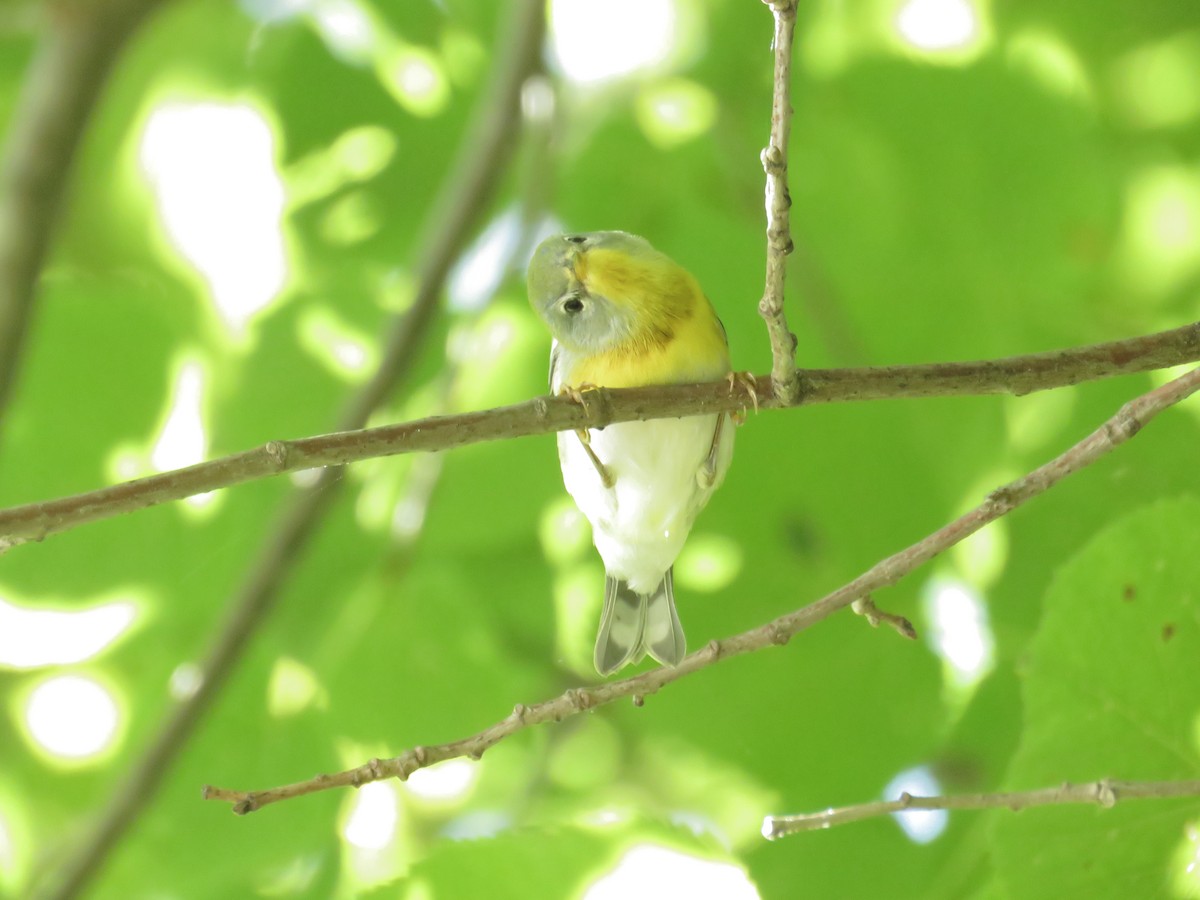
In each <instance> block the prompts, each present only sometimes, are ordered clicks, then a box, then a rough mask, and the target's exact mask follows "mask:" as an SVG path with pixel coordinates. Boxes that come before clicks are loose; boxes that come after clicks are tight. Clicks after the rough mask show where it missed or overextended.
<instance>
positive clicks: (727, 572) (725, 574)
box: [675, 532, 743, 591]
mask: <svg viewBox="0 0 1200 900" xmlns="http://www.w3.org/2000/svg"><path fill="white" fill-rule="evenodd" d="M742 559H743V554H742V546H741V544H739V543H738V542H737V541H735V540H734V539H733V538H731V537H727V536H726V535H723V534H712V533H708V532H699V533H697V534H693V535H691V536H690V537H689V538H688V541H687V543H686V544H685V545H684V547H683V551H682V552H681V553H680V554H679V559H677V560H676V561H675V580H676V582H677V583H678V584H679V585H680V586H681V587H685V588H687V589H688V590H689V591H719V590H723V589H724V588H727V587H729V585H731V584H732V583H733V581H734V579H735V578H737V577H738V574H739V573H740V572H741V571H742Z"/></svg>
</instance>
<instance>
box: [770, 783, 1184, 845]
mask: <svg viewBox="0 0 1200 900" xmlns="http://www.w3.org/2000/svg"><path fill="white" fill-rule="evenodd" d="M1167 797H1200V781H1114V780H1111V779H1108V778H1105V779H1102V780H1100V781H1093V782H1088V783H1086V784H1070V783H1066V782H1064V783H1063V784H1060V785H1059V786H1057V787H1050V788H1039V789H1038V790H1033V791H1005V792H1000V793H993V794H957V795H953V796H948V797H914V796H913V795H912V794H909V793H908V792H905V793H902V794H901V795H900V796H899V797H898V798H897V799H895V800H878V801H876V802H874V803H860V804H856V805H854V806H842V807H839V808H837V809H827V810H824V811H823V812H819V813H809V814H807V815H799V816H767V818H766V819H764V820H763V827H762V833H763V837H765V838H767V839H768V840H775V839H776V838H781V837H787V836H788V835H789V834H796V833H798V832H801V831H817V830H819V829H824V828H832V827H833V826H834V825H848V824H849V823H851V822H861V821H862V820H863V819H871V818H875V817H876V816H885V815H888V814H889V813H899V812H904V811H906V810H913V809H1010V810H1012V811H1013V812H1020V811H1021V810H1023V809H1029V808H1030V807H1034V806H1061V805H1064V804H1068V803H1086V804H1089V805H1095V806H1100V807H1102V808H1104V809H1111V808H1112V807H1114V806H1116V804H1117V801H1118V800H1133V799H1141V798H1152V799H1160V800H1161V799H1164V798H1167Z"/></svg>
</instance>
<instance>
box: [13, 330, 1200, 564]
mask: <svg viewBox="0 0 1200 900" xmlns="http://www.w3.org/2000/svg"><path fill="white" fill-rule="evenodd" d="M1197 360H1200V323H1193V324H1191V325H1185V326H1183V327H1181V328H1176V329H1173V330H1171V331H1163V332H1159V333H1158V334H1152V335H1147V336H1144V337H1137V338H1129V339H1127V340H1122V341H1113V342H1110V343H1105V344H1093V345H1091V346H1088V347H1078V348H1075V349H1072V350H1056V351H1053V352H1050V353H1034V354H1029V355H1026V356H1014V357H1011V358H1009V359H999V360H991V361H986V362H962V363H940V364H932V365H919V366H878V367H872V368H859V369H802V370H800V372H799V382H800V385H801V391H800V394H799V395H798V396H797V397H796V398H795V400H794V401H793V405H796V406H801V405H809V404H815V403H840V402H848V401H861V400H880V399H888V398H900V397H947V396H963V395H977V394H996V393H1008V394H1017V395H1021V394H1027V393H1029V392H1031V391H1038V390H1047V389H1049V388H1056V387H1063V386H1065V385H1071V384H1078V383H1079V382H1082V381H1088V380H1093V379H1098V378H1110V377H1114V376H1117V375H1125V374H1129V373H1132V372H1144V371H1148V370H1151V369H1161V368H1166V367H1168V366H1174V365H1179V364H1182V363H1187V362H1195V361H1197ZM756 387H757V392H758V396H759V397H763V398H767V399H764V400H763V401H761V402H760V406H761V407H762V408H764V409H775V408H780V407H781V406H782V405H783V404H782V402H781V401H780V400H779V399H778V398H777V397H774V396H773V394H772V382H771V380H770V379H769V378H768V377H766V376H760V377H759V378H758V379H757V382H756ZM384 393H386V391H382V390H380V389H379V388H371V389H370V394H371V396H374V397H378V396H382V395H383V394H384ZM360 403H361V401H360ZM745 404H746V398H745V394H744V393H743V392H741V391H738V392H732V391H731V390H730V387H729V383H728V382H727V381H719V382H714V383H712V384H701V385H684V386H662V387H648V388H624V389H619V390H610V389H604V388H602V389H599V390H596V391H589V392H588V394H587V406H586V407H583V406H580V405H579V404H578V403H575V402H573V401H571V400H570V399H568V398H564V397H538V398H536V399H534V400H529V401H526V402H525V403H518V404H516V405H513V406H505V407H500V408H498V409H490V410H483V411H480V412H471V413H462V414H460V415H453V416H437V417H433V418H428V419H418V420H416V421H412V422H401V423H398V424H394V425H384V426H380V427H378V428H368V429H363V430H361V431H358V430H349V431H342V432H338V433H334V434H326V435H319V436H316V437H308V438H301V439H298V440H291V441H270V442H269V443H267V444H264V445H262V446H261V447H258V448H255V449H253V450H245V451H243V452H241V453H235V454H233V455H231V456H225V457H221V458H220V459H215V460H210V461H208V462H203V463H199V464H197V465H194V466H188V467H187V468H183V469H176V470H174V471H170V472H163V473H162V474H160V475H151V476H149V477H147V478H139V479H137V480H135V481H129V482H125V483H123V484H117V485H113V486H111V487H106V488H101V489H99V490H95V491H89V492H87V493H83V494H75V495H73V496H70V497H62V498H59V499H56V500H48V501H44V502H40V503H29V504H25V505H22V506H14V507H10V508H8V509H3V510H0V552H3V551H4V550H6V549H8V548H9V547H12V546H14V545H16V544H22V543H26V542H28V541H40V540H42V539H43V538H45V537H47V536H49V535H52V534H57V533H59V532H62V531H67V530H69V529H71V528H76V527H78V526H80V525H84V524H86V523H88V522H95V521H97V520H100V519H106V518H110V517H112V516H117V515H121V514H123V513H128V512H133V511H135V510H139V509H143V508H145V507H147V506H155V505H157V504H160V503H166V502H169V501H172V500H180V499H182V498H184V497H190V496H192V495H193V494H202V493H206V492H208V491H214V490H219V489H221V488H226V487H231V486H233V485H236V484H242V483H244V482H247V481H252V480H254V479H257V478H267V477H270V476H273V475H279V474H282V473H284V472H294V471H297V470H300V469H312V468H319V467H323V466H341V465H345V464H346V463H351V462H357V461H360V460H364V459H370V458H373V457H378V456H392V455H397V454H402V453H416V452H431V451H437V450H449V449H451V448H454V447H461V446H464V445H466V444H475V443H480V442H482V441H495V440H503V439H509V438H516V437H525V436H528V435H535V434H546V433H548V432H552V431H566V430H570V429H577V428H602V427H604V426H606V425H611V424H613V423H615V422H626V421H630V420H634V419H654V418H665V417H668V416H681V415H695V414H701V413H713V412H720V411H732V410H736V409H740V408H742V407H744V406H745ZM362 412H363V410H362V409H357V410H352V411H351V415H350V416H347V417H345V418H344V419H343V423H342V427H343V428H346V429H354V428H357V427H358V425H356V424H355V423H358V424H361V422H362V421H364V420H365V416H363V415H362Z"/></svg>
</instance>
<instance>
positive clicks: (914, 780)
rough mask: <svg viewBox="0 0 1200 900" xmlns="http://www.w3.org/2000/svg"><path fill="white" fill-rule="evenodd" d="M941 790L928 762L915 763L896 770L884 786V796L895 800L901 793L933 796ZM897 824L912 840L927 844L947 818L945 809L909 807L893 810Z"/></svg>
mask: <svg viewBox="0 0 1200 900" xmlns="http://www.w3.org/2000/svg"><path fill="white" fill-rule="evenodd" d="M941 792H942V785H941V783H940V782H939V781H938V779H937V776H935V775H934V774H933V772H932V770H930V768H929V766H915V767H914V768H911V769H905V770H904V771H902V772H900V773H898V774H897V775H896V777H895V778H893V779H892V780H891V781H889V782H888V783H887V787H885V788H884V789H883V799H884V800H896V799H898V798H899V796H900V795H901V794H903V793H908V794H912V795H913V796H914V797H934V796H937V795H939V794H941ZM892 818H893V819H895V820H896V824H897V825H899V826H900V829H901V830H902V831H903V832H904V834H905V835H907V837H908V839H909V840H910V841H912V842H913V843H914V844H928V843H931V842H932V841H935V840H937V839H938V838H939V837H940V836H941V834H942V832H943V831H945V830H946V825H947V823H948V822H949V821H950V814H949V813H948V812H946V810H944V809H910V810H905V811H904V812H896V813H892Z"/></svg>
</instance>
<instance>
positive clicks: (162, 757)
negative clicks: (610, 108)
mask: <svg viewBox="0 0 1200 900" xmlns="http://www.w3.org/2000/svg"><path fill="white" fill-rule="evenodd" d="M543 5H544V4H543V2H542V0H518V2H516V3H515V4H514V7H513V12H512V16H511V21H510V22H509V27H508V28H507V29H506V33H505V34H504V35H502V36H501V39H500V41H499V43H498V46H499V47H502V48H504V49H503V50H500V51H498V52H497V54H496V59H497V63H496V70H495V72H494V74H493V76H492V78H491V79H490V83H491V89H490V90H489V91H488V92H487V93H486V95H485V96H484V97H483V98H482V99H481V101H480V103H479V106H478V108H477V114H476V118H475V122H474V127H473V128H472V129H471V131H470V132H469V133H468V135H467V136H466V138H465V139H464V141H463V145H464V151H463V152H462V153H460V155H459V158H458V160H457V161H456V163H455V165H454V166H453V167H452V169H451V170H450V173H449V174H448V176H447V179H446V182H445V184H446V188H445V189H444V190H443V191H442V197H441V198H440V199H439V200H438V201H437V202H436V203H435V204H434V205H433V206H431V207H430V210H431V212H430V214H429V215H430V217H431V218H430V221H429V223H428V225H427V227H426V228H425V229H424V233H425V234H426V235H430V237H427V238H426V240H425V241H424V242H423V248H422V249H421V250H420V251H419V253H418V255H417V259H418V260H419V261H420V263H419V265H418V277H419V287H418V291H417V297H416V300H415V301H414V305H413V306H412V307H411V309H410V310H409V311H408V313H406V314H405V315H404V316H403V317H402V318H401V319H399V320H398V321H397V322H396V324H395V325H394V326H393V328H392V331H391V333H390V335H389V337H388V339H387V342H386V351H385V353H384V357H383V361H382V362H381V364H380V368H379V370H378V371H377V372H376V374H375V376H374V377H373V379H372V380H371V382H370V383H369V384H367V385H366V386H365V387H364V388H363V390H362V391H361V392H360V393H359V394H357V395H356V396H355V397H354V398H352V399H351V402H350V403H349V404H348V405H347V408H346V410H345V411H344V412H343V415H342V417H341V421H340V424H341V426H342V427H343V428H347V429H354V428H360V427H362V425H363V423H364V422H366V420H367V418H368V417H369V416H370V414H371V413H372V412H373V411H374V409H375V408H376V407H377V406H378V405H379V404H380V403H382V402H383V401H384V399H386V397H387V396H388V395H389V394H390V393H391V392H392V391H393V390H394V389H395V387H396V386H397V384H398V383H399V382H400V381H401V380H402V379H403V378H404V377H405V375H406V374H407V373H408V372H409V371H411V368H412V366H413V363H414V357H415V355H416V352H417V350H418V349H419V348H420V347H421V345H422V342H423V340H424V337H425V335H426V333H427V331H428V325H429V324H430V323H431V321H432V317H433V311H434V308H435V306H436V301H437V299H438V298H439V296H440V294H441V290H442V285H443V283H444V282H445V278H446V275H447V273H448V272H449V269H450V266H451V265H452V264H453V262H454V260H455V258H456V257H457V255H458V253H459V250H460V248H461V247H462V244H463V243H464V241H465V240H466V237H467V235H468V232H469V229H470V227H471V225H472V223H473V222H474V221H475V219H476V218H477V217H478V215H479V213H480V212H481V211H482V210H483V209H484V208H486V206H487V203H488V200H489V198H490V196H491V195H492V193H493V192H494V191H495V189H496V186H497V184H498V182H499V179H500V175H501V173H502V171H503V169H504V168H505V166H506V165H507V162H508V159H509V157H510V155H511V153H510V151H511V148H512V144H513V141H514V137H515V134H516V132H517V130H518V127H519V124H520V121H521V116H520V91H521V86H522V85H523V84H524V82H525V80H526V78H527V77H528V76H529V74H530V73H531V72H533V71H535V70H536V69H537V67H538V65H539V59H540V52H541V46H542V37H543V33H544V27H545V25H544V14H543ZM340 474H341V470H340V469H336V468H330V469H326V470H325V471H323V472H322V473H321V477H320V478H319V479H317V482H316V483H315V484H314V485H312V486H310V487H308V488H305V489H298V490H297V491H295V492H293V494H292V496H291V497H289V499H288V501H287V502H286V503H285V504H284V506H283V508H282V510H281V512H280V514H279V515H278V516H277V519H276V522H275V524H274V525H273V526H272V527H270V528H269V530H268V538H267V540H266V542H265V544H264V545H263V547H262V548H261V550H260V552H259V555H258V556H257V557H256V558H255V560H254V562H253V563H252V564H251V566H250V569H249V571H248V573H247V575H246V578H245V580H244V581H243V583H242V585H241V587H240V589H239V591H238V592H237V593H236V594H235V595H234V597H233V598H232V599H231V601H230V603H229V606H228V611H227V615H226V617H225V620H224V621H223V622H222V624H221V625H220V626H219V628H218V629H217V630H216V632H215V634H214V637H213V639H212V641H211V642H210V645H209V648H208V650H207V652H206V653H205V654H204V657H203V660H202V662H201V664H200V672H201V674H202V678H201V681H200V686H199V688H198V689H197V690H196V692H195V693H193V694H192V695H191V696H189V697H188V698H187V699H186V700H184V701H183V702H181V703H180V704H179V705H178V706H176V707H175V708H174V709H172V710H170V711H169V712H168V713H167V715H166V717H165V720H164V723H163V725H162V727H161V729H160V730H159V731H158V733H157V734H156V735H155V736H154V737H153V738H152V740H151V742H150V744H149V745H148V746H147V748H146V750H145V751H144V752H143V754H142V756H141V757H140V758H139V759H138V760H137V761H136V763H135V764H134V765H133V766H132V767H131V769H130V771H129V774H128V776H127V778H126V780H125V782H124V784H122V785H121V786H120V787H119V788H118V789H117V790H116V791H115V792H114V794H113V798H112V801H111V802H110V804H109V805H108V807H107V808H106V809H105V810H104V812H103V814H102V816H101V817H100V819H99V821H98V823H97V825H96V827H95V828H94V829H93V831H92V832H91V834H90V835H89V836H88V839H87V840H86V842H85V843H84V844H83V845H81V847H80V848H79V849H78V851H77V853H76V854H75V855H74V856H73V857H72V858H71V859H70V860H68V862H67V863H66V865H65V866H63V867H62V868H61V869H60V870H59V871H58V872H56V873H55V875H56V884H55V885H54V886H53V888H52V890H53V893H52V894H51V896H54V897H59V898H65V897H71V896H75V895H76V894H77V893H78V892H79V891H80V890H81V889H82V887H83V886H84V885H86V884H87V883H88V882H89V881H90V880H91V879H92V878H94V877H95V875H96V874H97V872H98V871H99V869H100V868H101V866H102V865H103V864H104V861H105V859H106V858H107V856H108V854H109V853H110V851H111V850H112V849H113V847H115V846H116V844H117V842H118V841H119V840H120V838H121V836H122V835H123V834H124V833H125V832H126V830H127V829H128V828H129V826H130V825H131V824H132V823H133V821H134V820H135V819H136V817H137V816H138V814H139V813H140V812H141V810H142V809H143V808H144V807H145V806H146V805H147V804H148V803H149V802H150V800H151V799H152V798H153V796H154V793H155V791H156V790H157V788H158V787H159V785H160V784H161V783H162V780H163V778H164V777H165V775H166V773H167V772H168V771H169V769H170V766H171V764H172V763H173V762H174V760H175V758H176V757H177V756H178V755H179V753H180V751H181V750H182V749H183V747H184V746H185V745H186V743H187V740H188V739H189V737H190V736H191V734H192V732H193V731H194V729H195V728H196V725H197V723H198V722H199V720H200V717H201V716H202V715H203V713H204V712H205V710H206V709H207V708H208V707H209V706H210V705H211V704H212V702H213V701H214V699H215V698H216V697H217V695H218V694H219V692H220V690H221V688H222V687H223V686H224V684H225V681H226V680H227V679H228V677H229V675H230V673H231V672H232V671H233V668H234V666H235V665H236V664H237V662H238V661H239V660H240V659H241V657H242V654H243V652H244V651H245V648H246V646H247V645H248V643H249V640H250V638H251V637H252V636H253V635H255V634H256V633H257V632H258V630H259V628H260V627H261V626H262V624H263V622H264V621H265V620H266V617H267V615H268V613H269V612H270V610H271V608H272V607H273V605H274V603H275V601H276V599H277V597H278V595H279V592H280V589H281V587H282V585H283V583H284V581H285V580H286V577H287V575H288V572H289V570H290V567H291V565H292V564H293V562H294V561H295V560H296V558H297V557H298V555H299V553H300V552H301V551H302V550H303V548H304V547H305V546H306V544H307V542H308V540H309V539H310V538H311V536H312V535H313V534H314V533H315V532H316V529H317V526H318V524H319V523H320V521H321V520H322V517H323V515H324V513H325V511H326V510H327V509H328V508H329V507H330V505H331V504H332V502H333V500H334V499H335V498H336V497H337V495H338V491H337V489H336V488H337V485H338V483H339V477H340Z"/></svg>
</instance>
